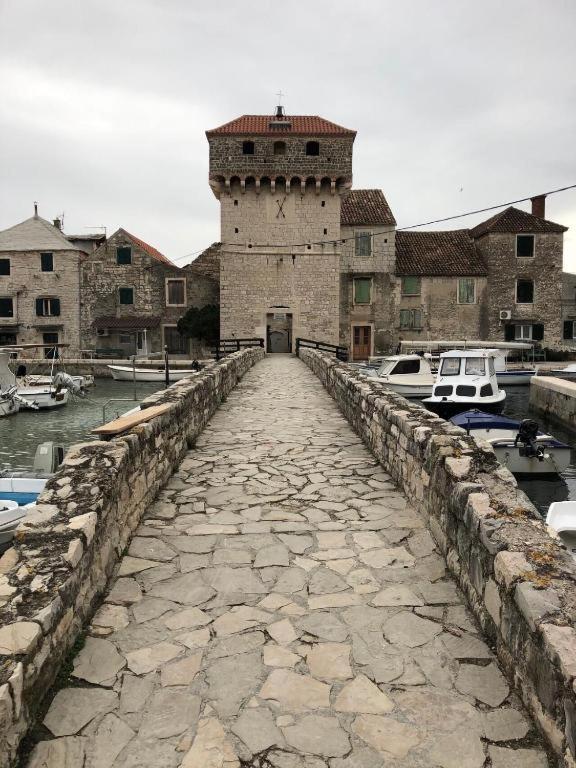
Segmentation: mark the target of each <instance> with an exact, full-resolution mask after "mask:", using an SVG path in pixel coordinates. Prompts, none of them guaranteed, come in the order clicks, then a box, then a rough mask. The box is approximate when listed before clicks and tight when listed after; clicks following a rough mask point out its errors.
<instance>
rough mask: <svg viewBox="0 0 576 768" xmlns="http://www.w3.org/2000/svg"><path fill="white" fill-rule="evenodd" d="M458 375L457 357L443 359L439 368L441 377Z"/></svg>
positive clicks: (458, 363) (458, 362)
mask: <svg viewBox="0 0 576 768" xmlns="http://www.w3.org/2000/svg"><path fill="white" fill-rule="evenodd" d="M459 373H460V358H459V357H444V358H443V359H442V365H441V366H440V375H441V376H458V374H459Z"/></svg>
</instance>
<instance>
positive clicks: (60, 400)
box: [18, 387, 69, 410]
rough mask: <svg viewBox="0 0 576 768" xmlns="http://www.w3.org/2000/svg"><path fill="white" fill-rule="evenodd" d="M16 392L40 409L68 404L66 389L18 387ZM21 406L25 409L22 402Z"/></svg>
mask: <svg viewBox="0 0 576 768" xmlns="http://www.w3.org/2000/svg"><path fill="white" fill-rule="evenodd" d="M18 394H19V395H20V397H23V398H24V399H25V400H28V401H30V402H31V403H34V404H35V405H36V406H37V407H38V408H39V409H40V410H48V409H49V408H62V406H64V405H67V404H68V397H69V392H68V390H67V389H61V390H60V391H59V392H57V391H56V388H55V387H18ZM22 408H24V409H26V410H28V409H27V407H26V405H24V404H22Z"/></svg>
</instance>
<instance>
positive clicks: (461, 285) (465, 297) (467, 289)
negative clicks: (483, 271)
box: [458, 277, 476, 304]
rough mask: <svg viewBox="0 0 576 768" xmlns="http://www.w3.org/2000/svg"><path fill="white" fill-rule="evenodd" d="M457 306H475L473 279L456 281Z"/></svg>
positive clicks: (466, 278)
mask: <svg viewBox="0 0 576 768" xmlns="http://www.w3.org/2000/svg"><path fill="white" fill-rule="evenodd" d="M458 304H476V280H474V278H473V277H461V278H460V279H459V280H458Z"/></svg>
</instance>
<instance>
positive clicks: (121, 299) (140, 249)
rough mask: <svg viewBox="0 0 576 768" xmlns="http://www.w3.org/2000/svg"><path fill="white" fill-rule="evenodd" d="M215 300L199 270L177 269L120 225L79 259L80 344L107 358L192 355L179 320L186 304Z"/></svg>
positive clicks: (215, 289) (213, 285)
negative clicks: (106, 351) (153, 354)
mask: <svg viewBox="0 0 576 768" xmlns="http://www.w3.org/2000/svg"><path fill="white" fill-rule="evenodd" d="M217 303H218V286H217V283H216V282H215V281H214V280H213V279H212V278H210V277H207V276H206V275H204V274H202V271H201V270H200V269H195V268H194V267H187V268H184V269H180V268H179V267H177V266H176V265H175V264H173V263H172V262H171V261H170V260H169V259H167V258H166V256H164V255H163V254H162V253H160V251H158V250H157V249H156V248H154V247H153V246H151V245H149V244H148V243H146V242H144V241H143V240H141V239H140V238H138V237H135V236H134V235H131V234H130V233H129V232H127V231H126V230H124V229H119V230H118V231H117V232H115V233H114V234H113V235H112V236H111V237H109V238H108V239H107V240H106V241H105V242H104V243H102V244H101V245H100V246H99V247H98V248H97V249H96V250H95V251H94V252H93V253H92V254H91V255H90V256H89V257H88V258H86V259H84V261H83V263H82V306H81V326H82V345H83V347H84V348H85V349H97V350H100V352H101V353H103V352H104V351H105V350H109V353H108V354H109V355H110V357H115V356H130V355H133V354H138V355H145V354H150V353H160V352H162V351H163V349H164V346H167V348H168V352H169V353H170V354H173V355H186V356H188V355H190V354H192V353H193V352H195V351H196V350H192V349H191V344H190V340H188V339H185V338H183V337H182V336H180V334H179V333H178V330H177V327H176V326H177V322H178V320H179V319H180V317H182V315H183V314H185V312H186V310H187V309H188V307H190V306H198V307H201V306H204V305H205V304H217Z"/></svg>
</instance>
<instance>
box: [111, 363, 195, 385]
mask: <svg viewBox="0 0 576 768" xmlns="http://www.w3.org/2000/svg"><path fill="white" fill-rule="evenodd" d="M107 367H108V368H109V369H110V371H111V372H112V378H113V379H116V381H133V380H134V379H135V380H136V381H159V382H163V381H165V380H166V371H165V369H164V367H162V368H131V367H130V366H128V365H109V366H107ZM198 370H199V369H195V368H188V369H184V368H170V369H169V371H168V375H169V378H170V381H171V382H173V381H180V379H187V378H189V377H190V376H195V375H196V374H197V373H198Z"/></svg>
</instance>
